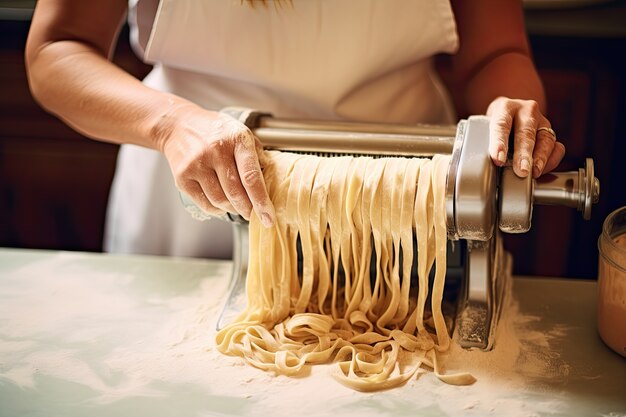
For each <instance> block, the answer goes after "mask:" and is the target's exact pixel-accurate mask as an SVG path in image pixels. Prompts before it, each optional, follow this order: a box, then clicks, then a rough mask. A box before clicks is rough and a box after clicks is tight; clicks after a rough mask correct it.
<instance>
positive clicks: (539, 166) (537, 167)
mask: <svg viewBox="0 0 626 417" xmlns="http://www.w3.org/2000/svg"><path fill="white" fill-rule="evenodd" d="M535 172H536V173H535V176H537V177H538V176H540V175H541V173H542V172H543V161H542V160H541V159H538V160H536V161H535Z"/></svg>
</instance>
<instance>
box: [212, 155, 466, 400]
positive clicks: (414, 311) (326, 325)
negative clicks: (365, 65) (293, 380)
mask: <svg viewBox="0 0 626 417" xmlns="http://www.w3.org/2000/svg"><path fill="white" fill-rule="evenodd" d="M264 157H265V159H266V164H265V168H264V176H265V181H266V184H267V187H268V191H269V193H270V197H271V199H272V201H273V202H274V205H275V208H276V214H277V216H276V217H277V222H276V224H275V225H274V227H272V228H264V227H263V225H262V224H261V222H260V221H259V219H258V218H257V217H256V215H254V213H253V215H252V217H251V219H250V226H249V228H250V260H249V269H248V276H247V289H246V291H247V302H248V305H247V308H246V310H245V311H243V312H242V313H241V315H240V316H239V317H238V318H237V319H236V320H235V321H234V322H233V323H232V324H231V325H229V326H227V327H226V328H224V329H222V330H221V331H220V332H218V334H217V336H216V341H217V346H218V349H219V350H220V352H222V353H225V354H229V355H238V356H241V357H243V358H244V359H245V360H246V361H247V362H248V363H249V364H251V365H252V366H255V367H257V368H261V369H264V370H267V371H273V372H275V373H277V374H284V375H298V374H301V373H302V372H303V371H304V368H305V367H307V366H311V365H314V364H319V363H327V362H331V361H334V362H336V363H337V368H336V371H335V374H334V376H335V378H336V379H337V380H338V381H339V382H341V383H342V384H345V385H347V386H349V387H351V388H354V389H356V390H360V391H374V390H381V389H387V388H391V387H395V386H398V385H401V384H403V383H404V382H405V381H407V380H408V379H409V378H411V377H412V376H414V375H415V374H416V373H417V371H418V370H419V369H421V368H426V369H433V370H434V372H435V374H436V375H437V376H438V377H439V378H440V379H441V380H443V381H444V382H447V383H449V384H471V383H473V382H474V378H473V377H472V376H471V375H469V374H465V373H460V374H454V375H445V374H442V373H441V372H440V367H439V364H438V362H437V352H442V351H446V350H448V348H449V346H450V337H449V332H448V329H447V327H446V323H445V320H444V317H443V314H442V311H441V302H442V296H443V288H444V282H445V273H446V243H447V232H446V219H445V192H444V191H445V183H446V175H447V171H448V166H449V163H450V157H449V156H447V155H445V156H443V155H437V156H435V157H434V158H433V159H420V158H381V159H376V158H370V157H332V158H324V157H318V156H311V155H299V154H292V153H285V152H276V151H265V155H264ZM414 233H415V235H416V237H417V248H414V241H413V234H414ZM298 248H300V251H298ZM415 249H417V251H416V250H415ZM299 252H301V254H302V259H301V264H300V265H299V263H298V253H299ZM415 252H417V258H418V259H417V260H415V259H413V258H414V253H415ZM415 261H417V275H418V279H417V280H416V281H415V282H413V283H412V282H411V269H412V265H413V263H414V262H415ZM433 268H434V277H435V278H434V283H433V286H432V292H431V293H430V294H429V285H428V280H429V278H428V277H429V274H430V272H431V269H433ZM429 296H430V297H429ZM429 301H430V308H428V306H427V303H428V302H429Z"/></svg>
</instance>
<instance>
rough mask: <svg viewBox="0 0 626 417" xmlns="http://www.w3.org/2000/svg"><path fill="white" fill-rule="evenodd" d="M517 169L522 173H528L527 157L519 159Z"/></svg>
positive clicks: (528, 163)
mask: <svg viewBox="0 0 626 417" xmlns="http://www.w3.org/2000/svg"><path fill="white" fill-rule="evenodd" d="M519 170H520V171H521V173H522V174H523V175H528V172H529V171H530V161H529V160H528V158H522V159H521V160H520V161H519Z"/></svg>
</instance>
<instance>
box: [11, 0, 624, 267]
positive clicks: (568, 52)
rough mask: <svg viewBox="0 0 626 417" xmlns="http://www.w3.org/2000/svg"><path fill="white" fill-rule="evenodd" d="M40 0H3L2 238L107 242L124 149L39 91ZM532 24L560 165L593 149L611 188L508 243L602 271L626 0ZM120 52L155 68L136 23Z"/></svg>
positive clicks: (539, 216)
mask: <svg viewBox="0 0 626 417" xmlns="http://www.w3.org/2000/svg"><path fill="white" fill-rule="evenodd" d="M34 4H35V2H34V1H5V0H2V1H0V246H5V247H21V248H42V249H62V250H83V251H101V250H102V244H101V242H102V232H103V222H104V215H105V207H106V201H107V197H108V191H109V186H110V183H111V179H112V176H113V171H114V168H115V160H116V156H117V146H115V145H110V144H105V143H100V142H95V141H92V140H88V139H86V138H84V137H82V136H81V135H79V134H77V133H76V132H74V131H72V130H71V129H69V128H68V127H66V126H65V125H64V124H63V123H61V122H60V121H58V120H57V119H56V118H54V117H53V116H50V115H48V114H46V113H45V112H44V111H43V110H41V109H40V108H39V107H38V105H37V104H36V103H35V102H34V101H33V99H32V98H31V96H30V93H29V91H28V85H27V82H26V74H25V69H24V59H23V51H24V44H25V41H26V36H27V33H28V28H29V24H30V18H31V15H32V8H33V6H34ZM526 22H527V28H528V31H529V35H530V41H531V44H532V48H533V52H534V56H535V61H536V63H537V66H538V68H539V70H540V73H541V76H542V78H543V80H544V83H545V87H546V91H547V95H548V102H549V112H548V117H549V119H550V120H551V122H552V125H553V127H554V129H555V130H556V132H557V133H558V135H559V139H560V140H561V141H563V142H564V143H565V144H566V147H567V154H566V158H565V160H564V161H563V163H562V164H561V167H560V168H559V170H562V171H564V170H571V169H577V168H578V167H582V166H583V165H584V158H585V157H592V158H593V159H594V161H595V164H596V176H597V177H599V179H600V181H601V195H600V202H599V203H598V204H597V205H596V206H595V207H594V209H593V212H592V220H591V221H588V222H587V221H584V220H583V219H582V216H581V215H580V214H579V213H577V212H575V211H574V210H570V209H567V208H561V207H545V206H543V207H536V208H535V211H534V214H533V228H532V230H531V231H530V232H529V233H526V234H523V235H519V236H507V237H506V246H507V248H508V249H509V250H511V251H512V252H513V256H514V260H515V267H514V268H515V273H516V274H526V275H548V276H564V277H576V278H594V277H595V275H596V268H597V247H596V241H597V238H598V236H599V234H600V231H601V226H602V222H603V220H604V218H605V217H606V216H607V215H608V213H610V212H611V211H612V210H614V209H616V208H617V207H620V206H623V205H626V141H625V140H624V139H625V138H626V134H625V133H624V127H625V125H626V64H625V62H626V1H621V0H620V1H617V0H615V1H593V0H527V2H526ZM114 60H115V62H116V63H117V64H118V65H120V66H121V67H123V68H124V69H126V70H127V71H129V72H130V73H132V74H133V75H135V76H136V77H138V78H142V77H143V76H144V75H145V74H147V72H148V71H149V70H150V67H149V66H146V65H144V64H142V63H141V62H139V61H138V60H137V59H136V57H135V56H134V55H133V53H132V51H131V49H130V47H129V44H128V32H127V30H126V29H125V30H124V32H123V33H122V34H121V35H120V38H119V44H118V48H117V51H116V54H115V59H114ZM51 82H54V80H51Z"/></svg>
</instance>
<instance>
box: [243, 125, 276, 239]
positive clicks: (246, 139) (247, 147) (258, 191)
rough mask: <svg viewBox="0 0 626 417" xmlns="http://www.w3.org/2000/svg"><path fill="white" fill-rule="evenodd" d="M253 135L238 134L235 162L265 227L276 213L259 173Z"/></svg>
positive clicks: (272, 221) (272, 220)
mask: <svg viewBox="0 0 626 417" xmlns="http://www.w3.org/2000/svg"><path fill="white" fill-rule="evenodd" d="M256 152H257V151H256V146H255V140H254V136H253V135H252V134H249V135H245V136H240V137H239V140H238V141H237V142H236V144H235V162H236V163H237V170H238V172H239V177H240V178H241V183H242V185H243V187H244V188H245V190H246V193H247V194H248V197H249V198H250V202H251V203H252V206H253V207H254V211H255V212H256V214H257V216H258V217H259V219H260V220H261V222H262V223H263V225H264V226H265V227H271V226H272V225H273V224H274V221H275V218H276V214H275V212H274V205H273V204H272V201H271V200H270V197H269V195H268V193H267V188H266V187H265V181H264V180H263V174H262V173H261V166H260V165H259V159H258V157H257V153H256Z"/></svg>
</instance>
